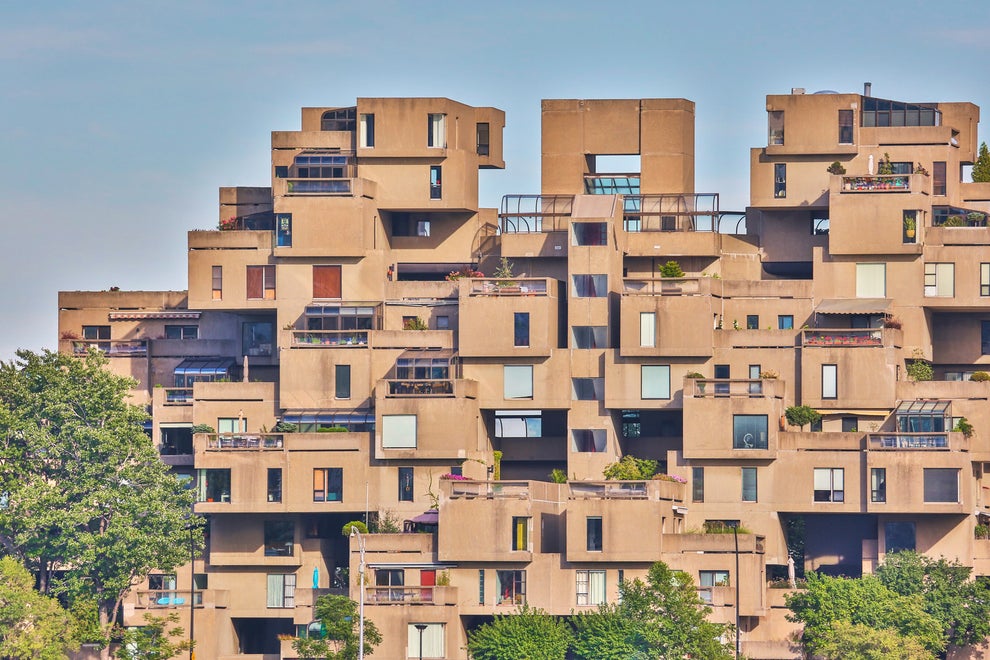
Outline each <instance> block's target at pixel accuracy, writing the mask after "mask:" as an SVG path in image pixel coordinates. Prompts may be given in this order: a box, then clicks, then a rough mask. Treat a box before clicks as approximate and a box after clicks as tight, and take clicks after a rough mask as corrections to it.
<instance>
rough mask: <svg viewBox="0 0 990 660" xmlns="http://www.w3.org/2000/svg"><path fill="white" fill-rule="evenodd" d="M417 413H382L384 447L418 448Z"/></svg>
mask: <svg viewBox="0 0 990 660" xmlns="http://www.w3.org/2000/svg"><path fill="white" fill-rule="evenodd" d="M417 426H418V425H417V420H416V415H382V449H416V445H417V440H418V430H417Z"/></svg>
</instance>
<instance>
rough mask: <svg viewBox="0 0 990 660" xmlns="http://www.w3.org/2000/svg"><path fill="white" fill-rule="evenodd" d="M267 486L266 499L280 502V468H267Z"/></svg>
mask: <svg viewBox="0 0 990 660" xmlns="http://www.w3.org/2000/svg"><path fill="white" fill-rule="evenodd" d="M273 477H274V479H273ZM267 486H268V501H269V502H273V503H280V502H281V501H282V468H273V467H270V468H268V476H267Z"/></svg>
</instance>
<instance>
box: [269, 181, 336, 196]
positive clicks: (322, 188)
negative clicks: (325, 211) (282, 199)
mask: <svg viewBox="0 0 990 660" xmlns="http://www.w3.org/2000/svg"><path fill="white" fill-rule="evenodd" d="M285 183H286V194H287V195H350V194H351V179H286V182H285Z"/></svg>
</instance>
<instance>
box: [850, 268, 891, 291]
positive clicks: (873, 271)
mask: <svg viewBox="0 0 990 660" xmlns="http://www.w3.org/2000/svg"><path fill="white" fill-rule="evenodd" d="M856 297H857V298H886V297H887V264H856Z"/></svg>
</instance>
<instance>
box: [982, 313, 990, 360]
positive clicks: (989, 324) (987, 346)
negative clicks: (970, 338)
mask: <svg viewBox="0 0 990 660" xmlns="http://www.w3.org/2000/svg"><path fill="white" fill-rule="evenodd" d="M980 353H981V354H983V355H990V321H980Z"/></svg>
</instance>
